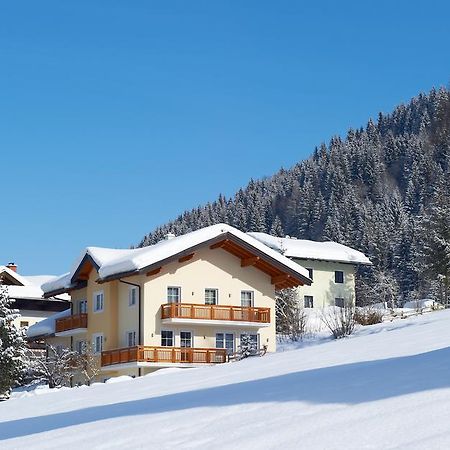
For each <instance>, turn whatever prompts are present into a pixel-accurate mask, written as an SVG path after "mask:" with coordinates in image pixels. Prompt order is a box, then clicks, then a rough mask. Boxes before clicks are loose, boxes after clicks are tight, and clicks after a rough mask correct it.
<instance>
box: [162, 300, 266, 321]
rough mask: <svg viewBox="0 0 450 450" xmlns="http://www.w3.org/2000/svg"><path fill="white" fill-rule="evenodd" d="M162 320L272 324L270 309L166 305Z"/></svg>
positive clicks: (184, 304)
mask: <svg viewBox="0 0 450 450" xmlns="http://www.w3.org/2000/svg"><path fill="white" fill-rule="evenodd" d="M161 318H162V319H199V320H230V321H234V322H237V321H240V322H259V323H270V308H253V307H244V306H222V305H196V304H190V303H166V304H164V305H162V306H161Z"/></svg>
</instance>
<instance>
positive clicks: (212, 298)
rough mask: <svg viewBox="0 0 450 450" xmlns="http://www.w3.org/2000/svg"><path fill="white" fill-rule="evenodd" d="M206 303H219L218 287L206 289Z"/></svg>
mask: <svg viewBox="0 0 450 450" xmlns="http://www.w3.org/2000/svg"><path fill="white" fill-rule="evenodd" d="M205 305H217V289H205Z"/></svg>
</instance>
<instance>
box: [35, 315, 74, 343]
mask: <svg viewBox="0 0 450 450" xmlns="http://www.w3.org/2000/svg"><path fill="white" fill-rule="evenodd" d="M71 314H72V311H71V309H70V308H69V309H66V310H64V311H61V312H59V313H56V314H53V315H52V316H50V317H47V318H46V319H43V320H41V321H39V322H36V323H35V324H34V325H31V326H30V327H29V328H28V329H27V336H28V337H29V338H36V337H41V336H51V335H52V334H54V333H55V322H56V319H62V318H63V317H68V316H70V315H71Z"/></svg>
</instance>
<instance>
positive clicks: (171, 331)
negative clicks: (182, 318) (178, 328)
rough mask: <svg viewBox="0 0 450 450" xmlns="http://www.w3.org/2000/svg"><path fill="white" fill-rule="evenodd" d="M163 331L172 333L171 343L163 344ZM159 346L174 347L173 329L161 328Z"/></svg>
mask: <svg viewBox="0 0 450 450" xmlns="http://www.w3.org/2000/svg"><path fill="white" fill-rule="evenodd" d="M163 332H168V333H172V345H163ZM161 347H175V332H174V331H173V330H167V329H164V330H161Z"/></svg>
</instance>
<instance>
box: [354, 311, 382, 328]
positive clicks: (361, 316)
mask: <svg viewBox="0 0 450 450" xmlns="http://www.w3.org/2000/svg"><path fill="white" fill-rule="evenodd" d="M354 319H355V322H356V323H357V324H359V325H364V326H365V325H375V324H376V323H381V322H383V312H382V311H379V310H376V309H373V308H357V309H356V310H355V313H354Z"/></svg>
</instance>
